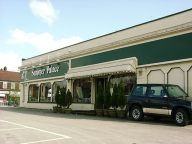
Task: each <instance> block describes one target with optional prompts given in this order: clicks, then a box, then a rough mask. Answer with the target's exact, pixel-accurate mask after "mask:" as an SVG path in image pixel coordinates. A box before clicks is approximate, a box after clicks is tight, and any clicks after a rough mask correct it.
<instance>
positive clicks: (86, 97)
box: [73, 79, 91, 103]
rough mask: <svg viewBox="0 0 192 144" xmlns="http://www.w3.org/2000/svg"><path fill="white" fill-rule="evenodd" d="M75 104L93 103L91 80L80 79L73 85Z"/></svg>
mask: <svg viewBox="0 0 192 144" xmlns="http://www.w3.org/2000/svg"><path fill="white" fill-rule="evenodd" d="M73 102H75V103H91V80H90V79H79V80H75V81H74V83H73Z"/></svg>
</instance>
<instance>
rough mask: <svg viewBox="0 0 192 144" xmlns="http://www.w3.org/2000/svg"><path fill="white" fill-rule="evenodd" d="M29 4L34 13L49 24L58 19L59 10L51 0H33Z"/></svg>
mask: <svg viewBox="0 0 192 144" xmlns="http://www.w3.org/2000/svg"><path fill="white" fill-rule="evenodd" d="M29 6H30V8H31V10H32V12H33V14H34V15H35V16H37V17H40V18H41V19H42V20H43V21H44V22H46V23H48V24H49V25H51V24H53V22H54V21H55V20H56V19H57V14H58V13H57V12H56V10H55V9H54V7H53V5H52V4H51V2H50V0H31V1H30V3H29Z"/></svg>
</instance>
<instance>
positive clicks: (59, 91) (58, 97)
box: [55, 86, 62, 107]
mask: <svg viewBox="0 0 192 144" xmlns="http://www.w3.org/2000/svg"><path fill="white" fill-rule="evenodd" d="M55 102H56V104H57V107H61V106H62V105H61V88H60V87H59V86H58V87H57V91H56V94H55Z"/></svg>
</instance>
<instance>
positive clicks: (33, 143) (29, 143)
mask: <svg viewBox="0 0 192 144" xmlns="http://www.w3.org/2000/svg"><path fill="white" fill-rule="evenodd" d="M62 139H65V138H55V139H47V140H40V141H32V142H26V143H20V144H35V143H42V142H50V141H56V140H62Z"/></svg>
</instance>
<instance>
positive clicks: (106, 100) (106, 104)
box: [104, 82, 111, 109]
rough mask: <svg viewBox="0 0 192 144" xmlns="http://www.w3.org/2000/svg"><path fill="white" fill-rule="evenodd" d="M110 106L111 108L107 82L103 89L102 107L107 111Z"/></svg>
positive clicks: (108, 83)
mask: <svg viewBox="0 0 192 144" xmlns="http://www.w3.org/2000/svg"><path fill="white" fill-rule="evenodd" d="M110 106H111V92H110V82H107V85H106V87H105V97H104V107H105V108H106V109H108V108H109V107H110Z"/></svg>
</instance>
